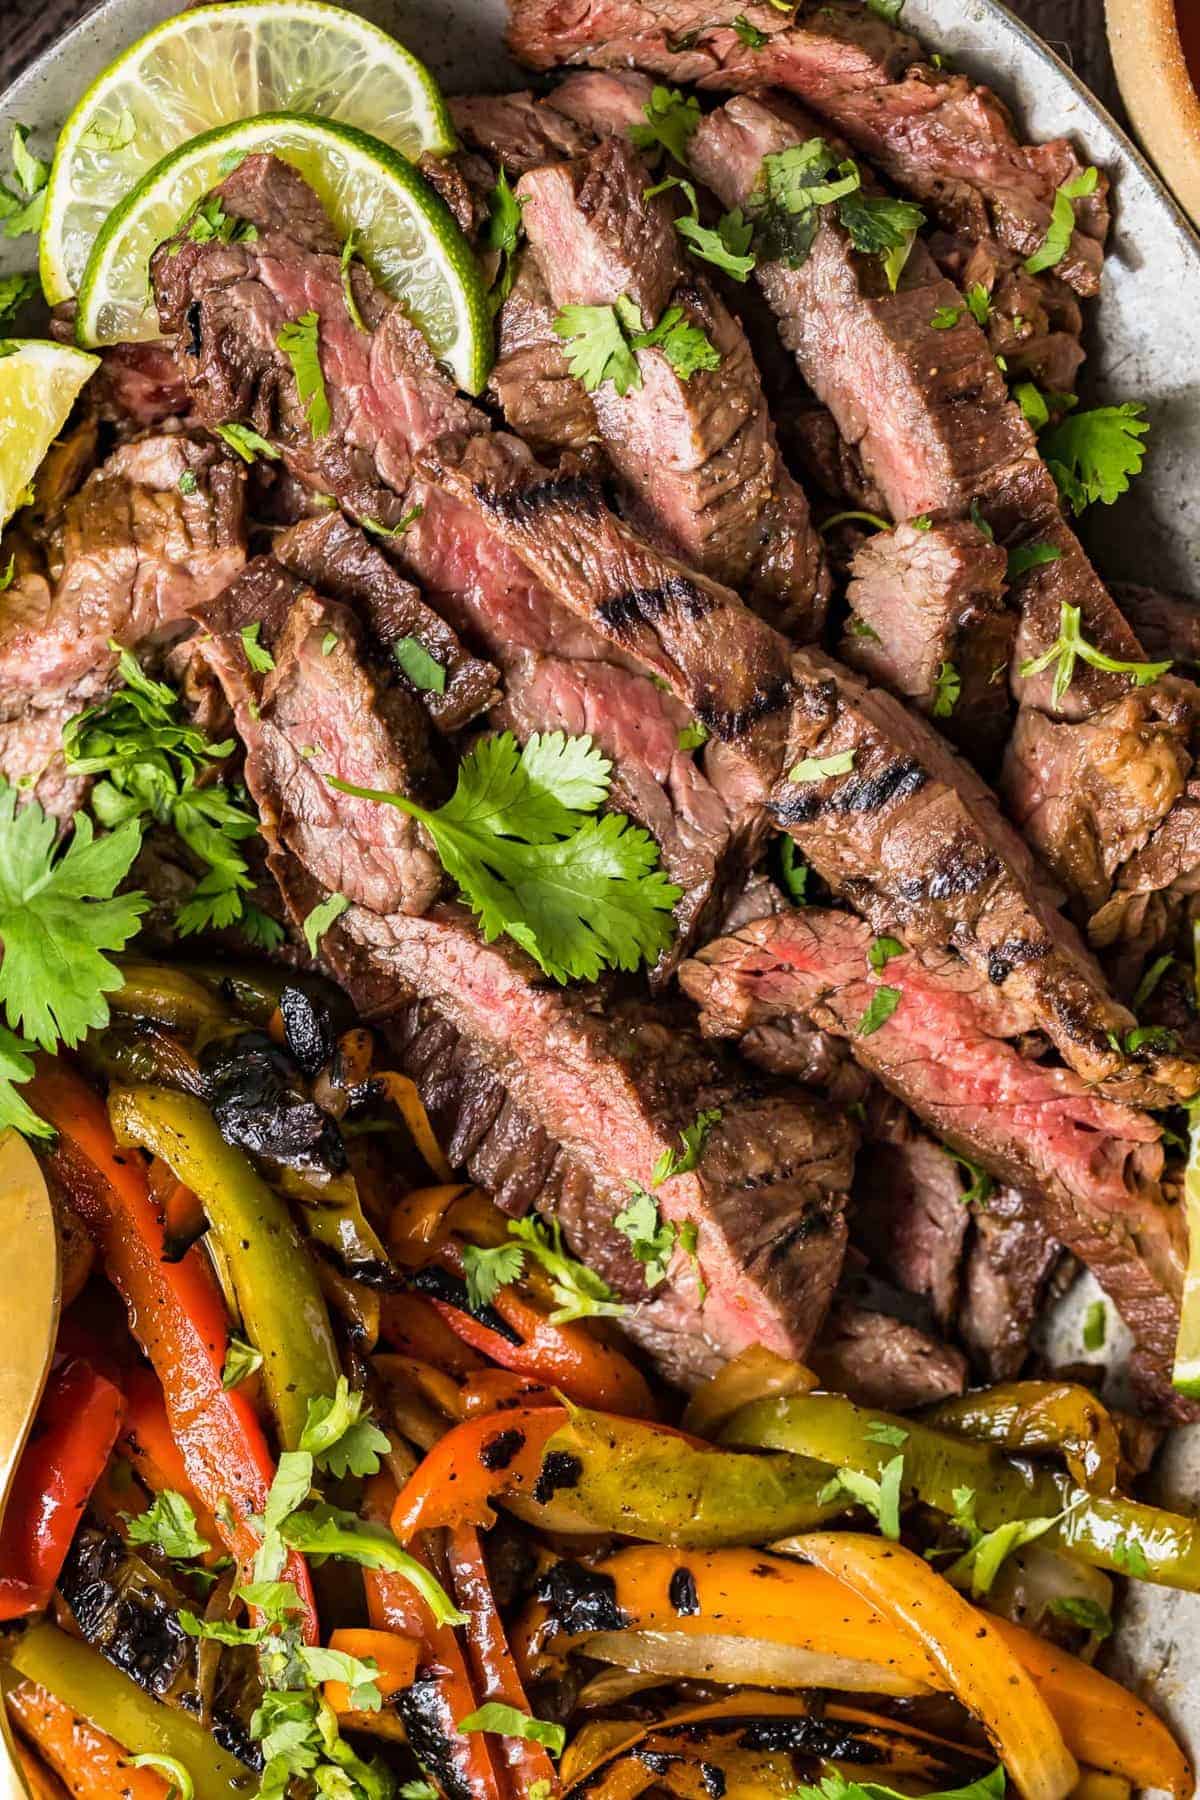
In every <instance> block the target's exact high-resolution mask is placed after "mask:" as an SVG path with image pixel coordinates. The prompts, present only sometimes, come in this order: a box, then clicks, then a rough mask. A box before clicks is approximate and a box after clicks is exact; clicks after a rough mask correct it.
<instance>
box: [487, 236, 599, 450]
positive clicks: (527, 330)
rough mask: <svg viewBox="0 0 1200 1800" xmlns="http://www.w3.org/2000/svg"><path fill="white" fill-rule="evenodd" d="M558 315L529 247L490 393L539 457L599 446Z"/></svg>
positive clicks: (503, 314) (520, 264) (508, 308)
mask: <svg viewBox="0 0 1200 1800" xmlns="http://www.w3.org/2000/svg"><path fill="white" fill-rule="evenodd" d="M556 316H557V308H556V307H555V305H554V303H553V301H552V300H551V298H550V294H549V292H548V290H547V287H546V284H545V282H544V281H543V280H542V274H541V270H540V269H539V268H538V263H537V258H536V256H534V254H533V252H532V251H531V250H530V249H528V248H527V247H526V248H524V249H522V250H520V251H519V252H518V260H517V276H516V280H515V281H514V283H513V287H512V292H511V293H510V294H509V296H508V298H507V300H506V301H505V302H504V305H503V306H502V307H501V308H500V316H499V319H498V321H497V323H498V328H499V333H498V342H497V354H496V361H495V363H494V364H493V367H492V373H491V375H490V377H489V379H488V392H489V394H490V395H491V396H492V398H493V399H494V400H495V402H496V404H497V406H499V408H500V410H501V412H502V413H503V414H504V417H505V420H506V421H507V423H508V424H509V425H511V427H512V429H513V430H514V431H515V432H516V433H517V435H518V437H521V438H524V440H525V442H526V443H527V444H528V445H529V446H530V448H531V449H532V450H534V451H535V452H536V453H537V454H538V455H539V456H543V455H545V456H550V457H555V456H557V455H558V454H559V453H560V452H562V451H564V450H571V451H574V452H575V453H576V454H579V455H582V454H584V453H585V452H588V451H589V450H591V449H594V448H596V447H597V446H598V444H599V438H600V428H599V426H598V425H597V423H596V408H595V407H594V406H593V404H592V397H591V395H590V394H589V393H588V392H587V390H586V388H585V387H584V386H583V383H582V382H580V381H577V380H576V379H575V377H574V376H573V375H572V373H571V370H570V367H569V365H568V363H567V352H566V346H565V344H564V343H563V340H562V338H561V337H559V335H558V333H557V332H556V331H555V329H554V320H555V318H556Z"/></svg>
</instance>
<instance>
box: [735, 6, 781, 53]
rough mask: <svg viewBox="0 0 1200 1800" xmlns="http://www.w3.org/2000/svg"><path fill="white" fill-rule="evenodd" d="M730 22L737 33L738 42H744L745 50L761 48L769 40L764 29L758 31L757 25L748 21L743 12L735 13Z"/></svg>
mask: <svg viewBox="0 0 1200 1800" xmlns="http://www.w3.org/2000/svg"><path fill="white" fill-rule="evenodd" d="M730 23H731V24H732V26H733V29H734V31H735V32H736V34H737V38H738V42H739V43H742V44H745V46H746V48H747V50H762V49H763V48H765V46H766V45H767V44H769V43H770V41H771V40H770V38H769V37H768V36H767V34H766V32H765V31H760V30H759V29H758V26H757V25H752V24H751V23H750V21H749V19H748V18H747V17H746V15H745V13H737V14H735V15H734V17H733V19H732V20H731V21H730Z"/></svg>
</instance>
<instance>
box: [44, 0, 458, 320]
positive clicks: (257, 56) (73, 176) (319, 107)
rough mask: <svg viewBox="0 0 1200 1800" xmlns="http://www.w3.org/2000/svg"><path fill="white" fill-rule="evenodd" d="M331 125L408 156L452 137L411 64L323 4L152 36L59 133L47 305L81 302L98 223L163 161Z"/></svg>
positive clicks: (270, 4)
mask: <svg viewBox="0 0 1200 1800" xmlns="http://www.w3.org/2000/svg"><path fill="white" fill-rule="evenodd" d="M269 112H298V113H313V114H316V115H317V116H318V117H320V118H328V119H341V120H343V121H344V122H345V123H346V124H348V125H357V126H358V127H359V129H360V130H361V131H369V132H371V133H372V135H373V136H375V137H377V138H382V139H383V141H384V143H386V144H391V145H392V146H393V148H394V149H397V150H400V151H402V152H403V153H404V155H405V156H410V157H413V158H414V159H415V158H416V157H418V156H420V154H421V152H422V151H423V150H431V151H433V152H434V153H435V154H444V153H445V152H446V151H448V150H452V149H453V147H454V129H453V126H452V125H451V123H450V115H449V113H448V112H447V111H446V103H445V101H444V100H443V99H442V96H441V94H440V92H439V91H438V87H437V83H436V82H435V81H434V79H433V77H432V75H431V74H430V73H429V71H428V69H426V68H425V67H424V66H423V65H422V64H421V63H419V62H418V61H417V59H416V57H415V56H412V55H410V54H409V52H408V51H407V50H405V49H404V48H403V47H402V46H401V45H400V44H397V43H396V42H395V40H394V39H392V38H390V37H388V36H387V34H386V32H383V31H380V30H379V28H378V27H377V26H375V25H371V24H368V22H367V21H366V19H360V18H358V17H357V15H356V14H354V13H348V12H343V11H342V9H341V7H338V6H325V5H321V4H320V3H319V0H227V3H226V4H223V5H218V6H202V7H199V8H197V9H196V10H195V11H192V12H182V13H180V15H179V16H178V17H177V18H174V19H168V20H167V21H166V23H165V24H163V25H159V26H157V27H156V28H155V30H153V31H151V32H148V33H147V35H146V36H145V37H144V38H142V39H140V41H139V42H138V43H136V44H134V46H133V47H132V49H130V50H127V51H126V52H125V54H124V55H123V56H121V57H119V58H118V59H117V61H116V62H115V63H113V64H112V65H111V66H110V67H109V68H107V69H106V70H105V71H104V73H103V75H101V76H100V77H99V78H98V79H97V80H96V81H95V82H93V84H92V86H91V87H90V88H89V89H88V91H87V93H86V94H85V95H84V97H83V99H82V100H81V101H80V102H79V105H78V106H77V107H76V108H75V111H74V112H73V113H72V114H71V117H70V118H69V119H68V120H67V123H66V125H65V126H64V127H63V131H62V135H61V137H60V138H59V140H58V148H57V150H56V151H55V154H54V166H53V168H52V169H51V172H50V183H49V187H48V189H47V192H46V212H45V219H44V222H43V225H42V238H41V275H42V286H43V287H44V288H45V290H46V298H47V300H48V301H49V302H50V304H51V305H52V306H56V305H58V303H59V301H61V300H67V299H69V298H70V297H71V295H72V294H74V293H76V292H78V289H79V284H80V281H81V280H82V277H83V271H84V269H85V267H86V265H87V259H88V256H89V254H90V252H91V248H92V245H93V244H94V243H95V241H96V237H97V235H98V234H99V231H100V228H101V226H102V225H103V224H104V221H105V219H106V218H107V217H108V215H109V213H110V212H111V211H112V209H113V207H114V206H116V204H117V203H118V201H120V200H123V199H124V197H125V195H126V194H127V193H128V192H129V190H130V189H131V188H132V187H133V186H134V185H135V183H137V182H138V181H139V180H140V179H141V177H142V176H143V175H144V174H145V173H146V171H147V169H152V168H153V167H154V165H155V164H156V163H157V162H160V161H161V160H162V158H163V157H164V156H166V155H167V154H168V153H169V152H170V151H172V150H176V149H178V148H179V146H180V145H181V144H184V143H186V142H187V140H188V139H189V138H194V137H196V136H198V135H199V134H200V133H201V132H204V131H210V130H211V129H212V128H213V127H214V126H217V125H230V124H233V123H234V122H235V121H237V120H238V119H246V118H250V117H253V116H254V115H256V114H259V113H269Z"/></svg>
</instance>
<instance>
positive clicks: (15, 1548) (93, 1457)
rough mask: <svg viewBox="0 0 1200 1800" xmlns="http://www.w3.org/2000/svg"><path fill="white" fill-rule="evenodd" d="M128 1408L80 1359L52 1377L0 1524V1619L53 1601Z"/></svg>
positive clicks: (116, 1391) (18, 1615)
mask: <svg viewBox="0 0 1200 1800" xmlns="http://www.w3.org/2000/svg"><path fill="white" fill-rule="evenodd" d="M123 1407H124V1402H123V1401H122V1399H121V1393H120V1389H119V1388H117V1387H115V1386H114V1385H113V1383H112V1382H111V1381H108V1380H106V1379H105V1377H104V1376H103V1375H101V1374H99V1373H97V1371H96V1370H95V1369H93V1368H92V1367H91V1366H90V1364H88V1363H86V1362H83V1361H81V1360H80V1359H79V1358H73V1359H72V1360H71V1361H69V1362H67V1363H65V1364H64V1365H63V1367H62V1368H60V1369H56V1370H55V1371H54V1372H53V1374H52V1375H51V1376H50V1380H49V1382H48V1383H47V1386H46V1391H45V1393H44V1394H43V1396H42V1402H41V1405H40V1406H39V1407H38V1413H37V1418H36V1420H35V1421H34V1426H33V1430H32V1432H31V1434H30V1438H29V1442H28V1443H27V1444H26V1446H25V1449H24V1451H23V1452H22V1455H21V1461H20V1463H19V1465H18V1467H17V1473H16V1477H15V1479H14V1481H13V1487H12V1493H11V1495H10V1496H9V1501H8V1506H7V1508H6V1510H5V1514H4V1526H3V1530H0V1619H19V1618H23V1617H24V1616H25V1614H26V1613H31V1612H39V1611H40V1610H41V1609H42V1607H44V1606H46V1605H47V1604H48V1602H49V1599H50V1595H51V1594H52V1592H53V1591H54V1584H55V1582H56V1581H57V1580H58V1577H59V1573H60V1571H61V1569H62V1566H63V1563H64V1562H65V1561H66V1559H67V1551H68V1550H69V1549H70V1548H71V1539H72V1538H73V1537H74V1535H75V1528H76V1526H77V1525H78V1524H79V1518H80V1514H81V1513H82V1512H83V1509H84V1507H85V1506H86V1505H87V1501H88V1496H89V1494H90V1493H91V1492H92V1489H93V1488H94V1487H95V1486H96V1483H97V1482H98V1481H99V1479H100V1477H101V1475H102V1474H103V1473H104V1468H105V1465H106V1463H107V1462H108V1459H109V1457H110V1456H111V1454H112V1448H113V1445H114V1444H115V1443H116V1441H117V1433H118V1432H119V1431H120V1429H121V1414H122V1411H123Z"/></svg>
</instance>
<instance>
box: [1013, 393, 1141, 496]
mask: <svg viewBox="0 0 1200 1800" xmlns="http://www.w3.org/2000/svg"><path fill="white" fill-rule="evenodd" d="M1145 410H1146V409H1145V407H1143V406H1140V405H1138V404H1137V402H1136V401H1127V402H1126V403H1125V405H1123V406H1095V407H1092V408H1091V410H1090V411H1088V412H1070V413H1068V414H1067V416H1066V417H1065V418H1064V419H1060V420H1059V422H1058V424H1057V425H1052V426H1050V428H1049V429H1048V430H1044V431H1043V432H1042V433H1041V435H1040V437H1039V439H1038V448H1039V450H1040V451H1041V453H1042V456H1043V457H1044V458H1045V461H1046V464H1047V466H1048V468H1049V470H1050V473H1051V474H1052V475H1053V477H1054V479H1055V481H1056V482H1057V484H1058V489H1059V492H1060V493H1061V494H1062V497H1063V499H1064V500H1065V501H1066V502H1067V504H1068V505H1069V506H1070V507H1071V510H1072V511H1073V512H1074V513H1075V514H1076V515H1078V514H1079V513H1081V512H1083V510H1084V508H1085V507H1088V506H1091V505H1093V504H1094V503H1095V502H1096V501H1099V502H1100V504H1101V505H1103V506H1111V505H1112V504H1113V502H1114V501H1115V500H1117V499H1119V498H1120V496H1121V495H1122V494H1123V493H1125V492H1126V491H1127V489H1128V487H1129V483H1130V481H1131V480H1132V478H1133V477H1134V476H1135V475H1140V474H1141V471H1142V464H1143V462H1144V461H1145V456H1146V445H1145V442H1144V439H1145V437H1146V435H1147V433H1148V432H1149V430H1150V425H1149V422H1148V421H1147V420H1146V419H1144V418H1143V417H1142V414H1143V413H1144V412H1145Z"/></svg>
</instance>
